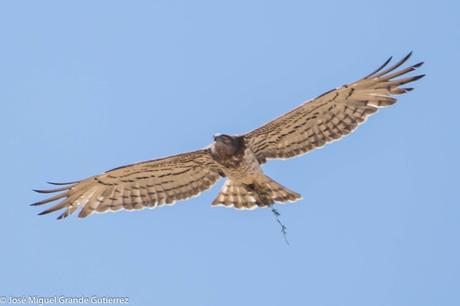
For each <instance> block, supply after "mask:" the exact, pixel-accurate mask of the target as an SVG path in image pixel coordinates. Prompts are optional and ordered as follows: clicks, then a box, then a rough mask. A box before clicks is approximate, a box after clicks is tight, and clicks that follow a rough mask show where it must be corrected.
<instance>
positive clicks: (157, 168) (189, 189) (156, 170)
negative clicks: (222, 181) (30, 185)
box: [32, 149, 221, 219]
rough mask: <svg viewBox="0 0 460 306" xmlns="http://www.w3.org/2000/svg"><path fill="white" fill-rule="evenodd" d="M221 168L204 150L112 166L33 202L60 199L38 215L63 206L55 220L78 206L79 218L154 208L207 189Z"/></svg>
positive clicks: (217, 176)
mask: <svg viewBox="0 0 460 306" xmlns="http://www.w3.org/2000/svg"><path fill="white" fill-rule="evenodd" d="M219 173H221V170H220V167H219V165H218V164H217V163H215V162H214V161H213V159H212V158H211V156H210V155H209V152H208V150H207V149H205V150H199V151H195V152H190V153H184V154H179V155H175V156H171V157H166V158H162V159H157V160H152V161H146V162H141V163H137V164H132V165H128V166H123V167H119V168H115V169H112V170H110V171H107V172H105V173H103V174H101V175H97V176H93V177H90V178H87V179H85V180H82V181H78V182H72V183H69V184H67V185H66V186H64V187H60V188H56V189H51V190H36V191H37V192H40V193H50V192H61V193H59V194H57V195H55V196H53V197H51V198H48V199H45V200H42V201H39V202H37V203H34V204H32V205H42V204H46V203H49V202H53V201H56V200H59V199H62V202H60V203H58V204H56V205H55V206H52V207H50V208H48V209H47V210H45V211H43V212H41V213H40V214H41V215H42V214H47V213H50V212H53V211H56V210H59V209H65V211H64V213H63V214H61V215H60V216H59V217H58V219H61V218H65V217H67V216H69V215H70V214H72V213H73V212H74V211H75V210H76V209H77V208H78V207H81V210H80V213H79V217H86V216H89V215H90V214H92V213H93V212H106V211H117V210H120V209H127V210H132V209H142V208H146V207H149V208H154V207H157V206H160V205H164V204H173V203H174V202H175V201H176V200H183V199H187V198H190V197H192V196H194V195H197V194H199V193H201V192H202V191H204V190H206V189H208V188H210V187H211V186H212V185H213V184H214V183H215V182H216V181H217V180H218V179H219V177H220V175H219Z"/></svg>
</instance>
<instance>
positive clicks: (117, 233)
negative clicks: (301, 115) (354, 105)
mask: <svg viewBox="0 0 460 306" xmlns="http://www.w3.org/2000/svg"><path fill="white" fill-rule="evenodd" d="M459 12H460V7H459V5H458V3H456V2H455V1H435V2H434V1H379V2H375V3H372V2H369V1H313V2H311V1H226V2H224V1H3V2H2V3H1V4H0V38H1V47H0V83H1V84H2V85H1V90H0V101H1V105H2V112H1V113H2V120H0V135H1V139H2V161H3V162H2V172H1V175H0V180H1V185H2V186H3V187H2V194H3V201H2V204H1V213H0V230H1V234H0V237H1V241H2V244H3V247H2V252H1V257H0V258H1V261H0V295H4V296H15V295H40V296H50V295H56V294H57V295H67V296H80V295H87V296H91V295H98V296H103V295H106V296H128V297H129V298H130V305H162V306H167V305H197V306H204V305H224V306H225V305H232V306H233V305H266V306H270V305H317V306H322V305H352V306H360V305H363V306H364V305H366V306H367V305H419V306H421V305H443V306H448V305H459V304H460V276H459V275H460V261H459V258H460V247H459V243H458V234H459V232H460V222H459V220H460V208H459V201H458V195H457V191H458V188H459V187H458V182H459V180H458V173H459V170H460V169H459V163H458V156H459V153H460V152H459V151H460V150H459V148H460V143H459V137H458V135H457V134H458V132H459V129H458V122H457V120H458V115H457V114H458V112H459V111H460V101H458V97H457V95H456V89H458V80H459V78H458V70H459V68H460V67H459V66H460V65H459V60H458V55H459V54H460V31H459V28H460V19H459ZM410 50H413V51H414V56H413V58H412V60H411V63H416V62H418V61H422V60H423V61H425V62H426V64H425V66H424V67H423V68H422V69H421V71H422V72H423V73H426V74H427V77H426V78H425V79H423V80H421V81H419V82H417V83H416V84H415V87H416V90H415V91H413V92H411V93H409V94H407V95H404V96H401V99H400V103H398V104H397V105H395V106H394V107H392V108H388V109H385V110H383V111H381V112H379V113H378V114H377V115H375V116H373V117H372V118H371V119H370V120H368V121H367V123H366V124H365V125H363V126H361V127H360V128H359V129H358V130H357V132H355V133H354V134H353V135H352V136H350V137H347V138H345V139H343V140H341V141H340V142H335V143H333V144H331V145H329V146H327V147H325V148H324V149H321V150H317V151H314V152H312V153H310V154H307V155H305V156H303V157H301V158H296V159H293V160H289V161H273V162H270V163H269V164H267V165H266V167H265V168H264V169H265V171H266V173H267V174H268V175H270V176H271V177H273V178H275V179H276V180H277V181H279V182H281V183H282V184H284V185H285V186H288V187H289V188H291V189H293V190H295V191H297V192H299V193H301V194H303V196H304V199H303V200H302V201H300V202H297V203H294V204H290V205H286V206H278V208H279V211H280V212H281V215H282V216H281V218H282V220H283V222H284V223H285V224H286V225H287V226H288V231H289V233H288V235H289V239H290V241H291V245H290V246H286V245H285V244H284V242H283V239H282V236H281V234H280V233H279V226H278V224H277V223H276V222H275V220H274V218H273V215H272V214H271V212H270V211H269V210H255V211H249V212H247V211H235V210H231V209H224V208H212V207H210V205H209V203H210V202H211V201H212V199H213V198H214V197H215V195H216V193H217V192H218V189H219V188H220V186H221V184H222V182H220V183H219V184H217V185H216V186H215V187H214V188H213V189H211V190H210V191H208V192H206V193H204V194H202V196H200V197H197V198H193V199H191V200H189V201H185V202H179V203H177V204H176V205H175V206H173V207H168V208H160V209H157V210H144V211H138V212H131V213H127V212H121V213H117V214H104V215H97V216H94V217H90V218H87V219H84V220H81V219H78V218H76V217H74V216H72V217H70V218H68V219H66V220H65V221H63V222H62V221H61V222H59V221H56V220H55V217H56V215H53V216H49V215H48V216H45V217H39V216H37V215H36V214H37V213H38V212H39V211H40V210H39V209H37V208H33V207H30V206H28V204H29V203H32V202H35V201H37V200H38V199H41V197H40V195H38V194H35V193H33V192H32V191H31V190H32V189H33V188H45V187H46V184H45V182H46V181H48V180H49V181H68V180H75V179H80V178H84V177H87V176H90V175H93V174H97V173H99V172H102V171H104V170H107V169H111V168H113V167H116V166H119V165H123V164H127V163H132V162H136V161H140V160H146V159H152V158H156V157H161V156H166V155H169V154H175V153H178V152H183V151H189V150H194V149H197V148H201V147H204V146H206V145H208V144H209V143H210V142H211V141H212V135H213V134H214V133H217V132H225V133H243V132H246V131H249V130H251V129H253V128H255V127H257V126H259V125H261V124H263V123H264V122H266V121H268V120H270V119H272V118H274V117H275V116H278V115H279V114H281V113H284V112H286V111H288V110H290V109H291V108H293V107H295V106H297V105H298V104H299V103H301V102H302V101H304V100H307V99H309V98H312V97H314V96H316V95H319V94H321V93H322V92H324V91H326V90H329V89H331V88H334V87H337V86H340V85H342V84H344V83H347V82H351V81H354V80H356V79H358V78H360V77H362V76H364V75H365V74H367V73H369V72H370V71H372V70H373V69H375V68H376V67H377V66H378V65H380V64H381V63H382V62H383V61H384V60H385V59H386V58H387V57H389V56H390V55H393V56H395V57H402V56H403V55H405V54H406V53H407V52H408V51H410Z"/></svg>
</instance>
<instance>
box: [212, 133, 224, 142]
mask: <svg viewBox="0 0 460 306" xmlns="http://www.w3.org/2000/svg"><path fill="white" fill-rule="evenodd" d="M220 135H222V134H214V135H213V136H212V137H213V138H214V141H217V138H219V136H220Z"/></svg>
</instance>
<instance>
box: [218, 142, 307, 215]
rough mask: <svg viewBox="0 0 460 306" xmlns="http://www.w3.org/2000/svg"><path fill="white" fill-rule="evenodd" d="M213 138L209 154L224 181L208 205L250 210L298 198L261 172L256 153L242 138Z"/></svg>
mask: <svg viewBox="0 0 460 306" xmlns="http://www.w3.org/2000/svg"><path fill="white" fill-rule="evenodd" d="M214 139H215V143H213V144H212V145H211V147H210V149H209V150H210V151H209V152H210V154H211V156H212V158H213V159H214V160H215V161H216V162H217V163H218V164H219V165H221V167H222V171H223V173H224V175H225V176H226V177H227V178H228V180H227V182H226V183H225V185H224V187H223V188H222V190H221V192H220V193H219V194H218V195H217V197H216V198H215V199H214V201H213V202H212V205H222V206H231V207H235V208H239V209H254V208H256V207H258V206H259V207H267V206H269V205H271V204H273V203H274V202H276V201H278V202H286V201H294V200H297V199H299V198H300V197H301V196H300V195H299V194H297V193H295V192H292V191H290V190H289V189H287V188H286V187H284V186H281V185H280V184H278V183H276V182H274V181H273V180H272V179H271V178H269V177H268V176H266V175H265V174H264V173H263V171H262V168H261V166H260V163H259V161H258V159H257V156H256V154H255V153H254V152H253V151H252V149H251V147H250V146H248V145H247V144H246V139H245V138H244V137H243V136H229V135H221V136H218V137H215V138H214Z"/></svg>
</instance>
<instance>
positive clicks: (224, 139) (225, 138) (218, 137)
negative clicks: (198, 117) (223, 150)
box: [214, 134, 234, 145]
mask: <svg viewBox="0 0 460 306" xmlns="http://www.w3.org/2000/svg"><path fill="white" fill-rule="evenodd" d="M233 140H234V137H232V136H230V135H226V134H214V141H215V142H216V143H221V144H226V145H231V144H232V143H233Z"/></svg>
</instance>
